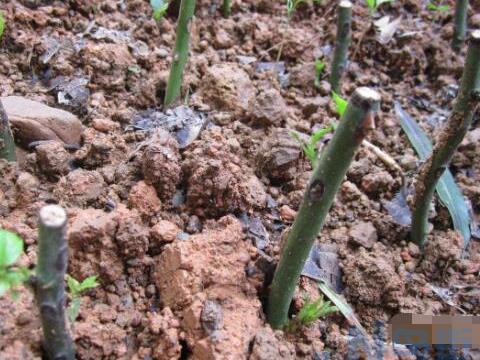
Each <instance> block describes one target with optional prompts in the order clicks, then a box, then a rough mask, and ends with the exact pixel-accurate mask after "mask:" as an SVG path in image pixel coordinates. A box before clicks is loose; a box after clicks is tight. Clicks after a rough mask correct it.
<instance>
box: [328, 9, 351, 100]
mask: <svg viewBox="0 0 480 360" xmlns="http://www.w3.org/2000/svg"><path fill="white" fill-rule="evenodd" d="M351 24H352V3H351V2H350V1H348V0H343V1H341V2H340V4H339V5H338V21H337V38H336V43H335V51H334V54H333V61H332V71H331V73H330V84H331V85H332V90H333V91H335V92H337V93H339V92H340V88H341V85H340V83H341V80H342V75H343V73H344V72H345V69H346V67H347V61H348V47H349V46H350V39H351V32H352V30H351Z"/></svg>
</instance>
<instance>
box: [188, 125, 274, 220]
mask: <svg viewBox="0 0 480 360" xmlns="http://www.w3.org/2000/svg"><path fill="white" fill-rule="evenodd" d="M239 151H240V144H239V143H238V141H237V140H236V139H235V138H234V136H233V134H231V133H230V134H229V133H227V134H224V133H222V131H221V130H220V129H218V128H213V129H211V130H210V131H208V132H204V134H203V135H202V139H201V140H199V141H196V142H194V144H192V147H191V148H189V149H188V150H187V151H186V152H185V161H184V162H183V170H184V173H185V174H186V178H187V180H186V181H187V205H188V206H190V207H191V208H192V209H195V211H196V213H197V215H199V216H203V215H206V216H220V215H223V214H226V213H230V212H233V213H235V212H239V211H242V212H244V211H250V210H252V209H254V208H257V209H260V208H262V207H264V205H265V202H266V192H265V189H264V186H263V184H262V183H261V182H260V180H259V179H258V178H257V177H256V176H255V174H254V173H253V171H252V170H251V168H250V167H249V166H248V164H247V163H246V162H245V160H243V159H242V157H241V156H240V155H239Z"/></svg>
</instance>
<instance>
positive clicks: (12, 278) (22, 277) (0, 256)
mask: <svg viewBox="0 0 480 360" xmlns="http://www.w3.org/2000/svg"><path fill="white" fill-rule="evenodd" d="M22 253H23V240H22V239H21V238H20V237H19V236H18V235H16V234H14V233H12V232H10V231H7V230H4V229H0V296H2V295H4V294H5V293H6V292H7V291H10V292H11V295H12V296H13V297H16V291H15V288H16V287H17V286H19V285H21V284H23V283H24V282H25V281H27V280H28V278H29V276H30V271H29V270H28V269H27V268H25V267H21V266H15V263H16V262H17V260H18V258H19V257H20V255H22Z"/></svg>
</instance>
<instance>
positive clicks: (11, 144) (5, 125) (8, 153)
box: [0, 100, 17, 161]
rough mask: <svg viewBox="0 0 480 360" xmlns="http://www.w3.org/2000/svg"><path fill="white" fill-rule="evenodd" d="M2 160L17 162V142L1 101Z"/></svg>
mask: <svg viewBox="0 0 480 360" xmlns="http://www.w3.org/2000/svg"><path fill="white" fill-rule="evenodd" d="M0 159H5V160H7V161H16V160H17V156H16V154H15V141H14V140H13V135H12V130H11V129H10V122H9V121H8V116H7V112H6V111H5V109H4V107H3V104H2V101H1V100H0Z"/></svg>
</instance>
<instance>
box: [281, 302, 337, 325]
mask: <svg viewBox="0 0 480 360" xmlns="http://www.w3.org/2000/svg"><path fill="white" fill-rule="evenodd" d="M337 311H338V308H337V307H336V306H335V305H332V303H331V302H330V301H326V302H325V301H323V296H320V297H319V298H318V299H317V300H315V301H310V300H309V299H308V298H307V299H305V304H304V305H303V307H302V308H301V309H300V311H299V313H298V315H297V316H295V317H294V318H293V319H291V320H290V321H289V322H288V324H287V325H286V330H287V331H288V332H291V333H293V332H296V331H297V330H298V329H300V328H301V327H303V326H308V325H310V324H312V323H313V322H315V321H317V320H318V319H321V318H324V317H326V316H327V315H329V314H331V313H334V312H337Z"/></svg>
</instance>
